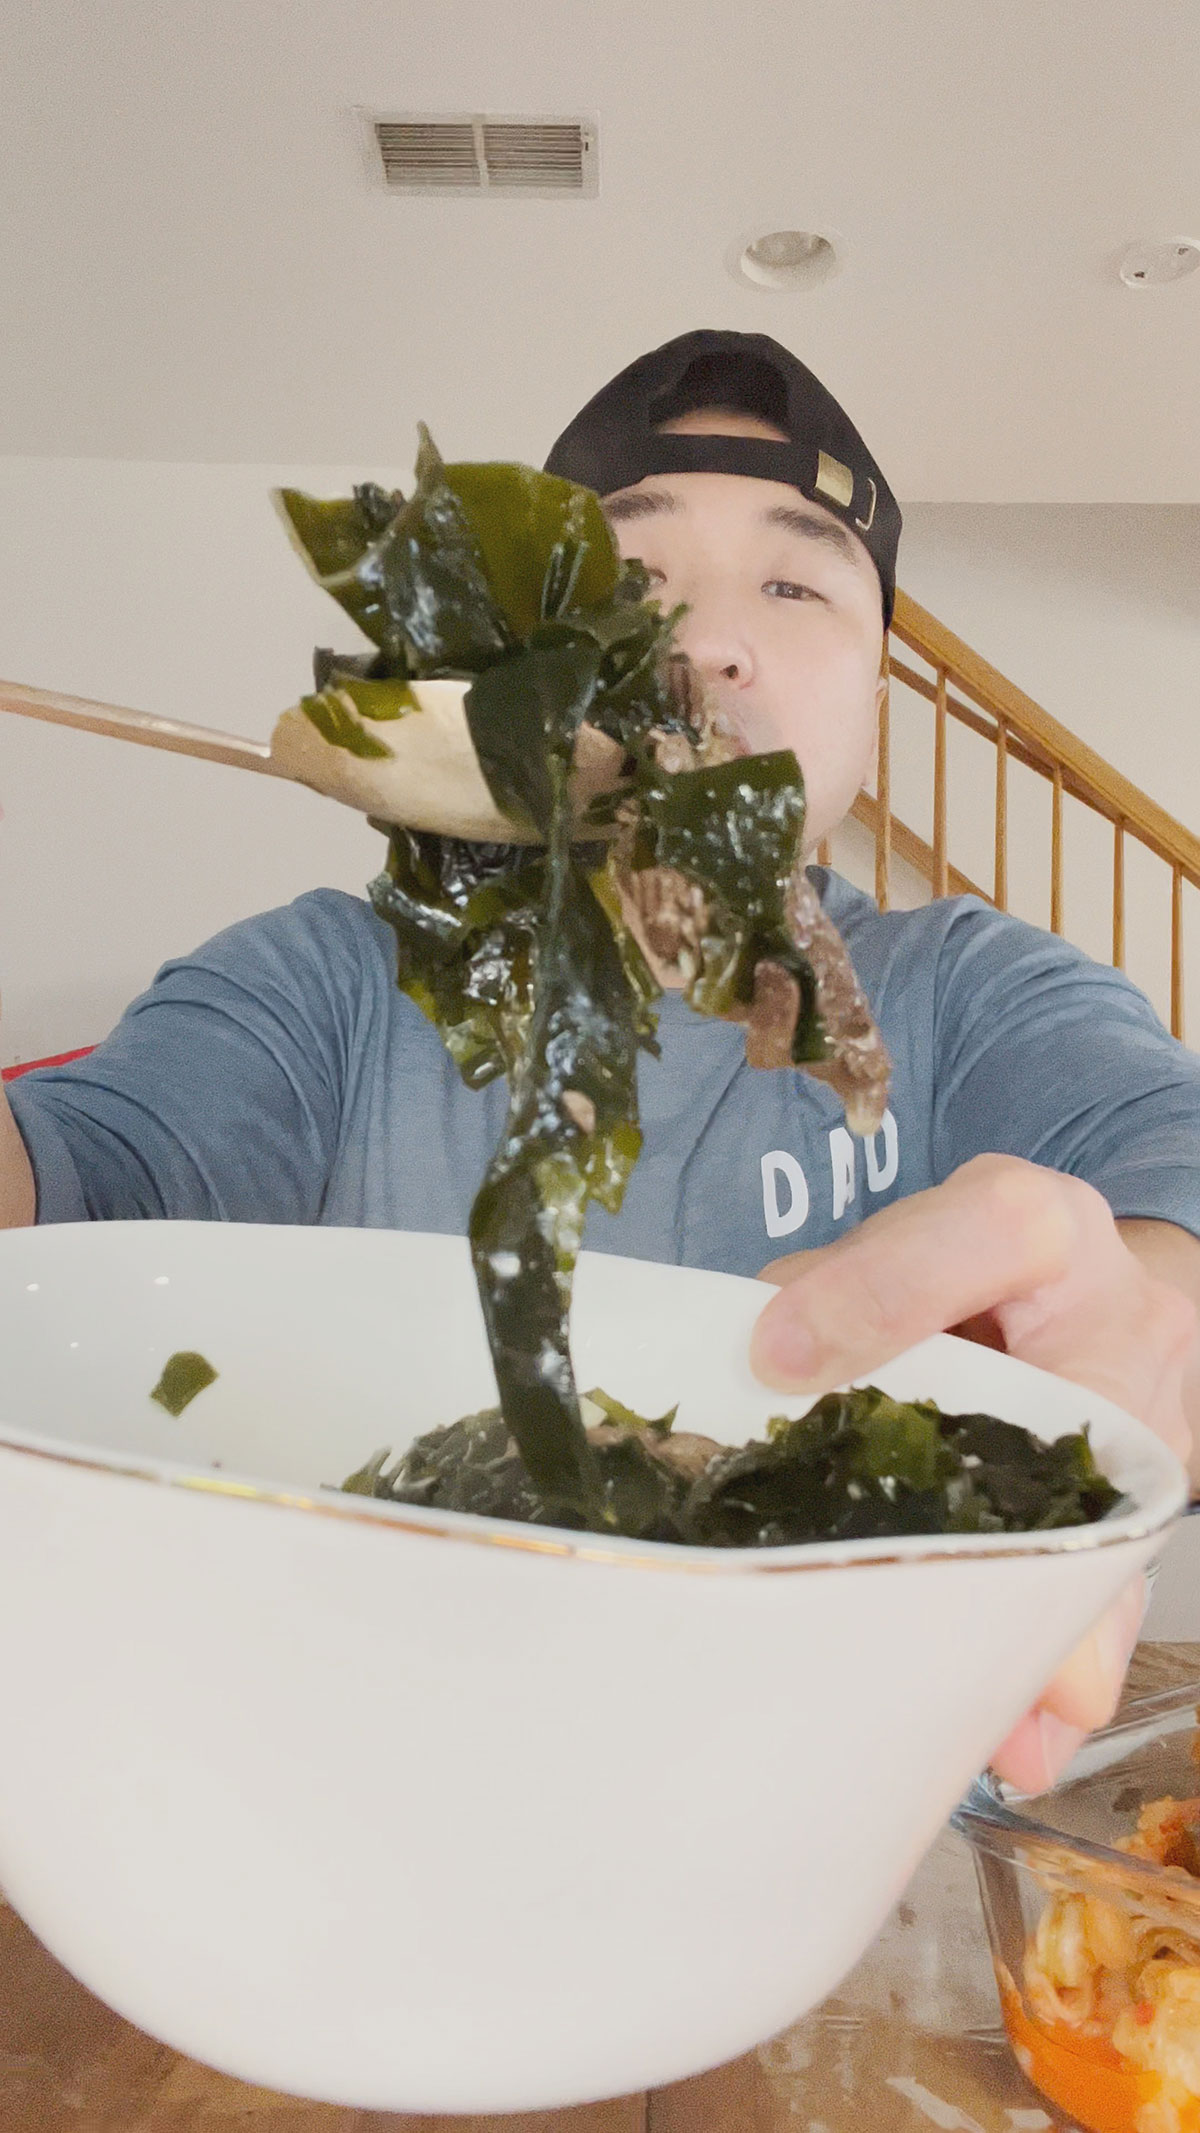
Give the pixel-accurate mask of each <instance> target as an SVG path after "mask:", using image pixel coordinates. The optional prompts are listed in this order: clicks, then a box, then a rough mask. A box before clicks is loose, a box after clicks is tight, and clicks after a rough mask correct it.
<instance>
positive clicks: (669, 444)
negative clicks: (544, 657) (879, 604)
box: [546, 330, 901, 626]
mask: <svg viewBox="0 0 1200 2133" xmlns="http://www.w3.org/2000/svg"><path fill="white" fill-rule="evenodd" d="M696 407H729V408H738V409H740V410H742V411H743V412H745V413H746V414H750V415H758V416H760V417H761V419H762V420H763V421H765V422H769V423H771V424H772V425H773V426H774V428H776V429H779V430H782V431H783V432H784V433H785V435H786V438H787V442H786V444H785V443H776V442H775V441H774V440H773V439H769V438H766V437H708V436H704V437H680V436H663V435H662V434H661V432H660V430H659V428H658V425H659V424H661V423H664V422H670V421H671V420H672V419H673V417H675V416H677V415H683V414H686V413H687V412H688V411H689V410H690V409H691V408H696ZM546 472H547V473H548V474H561V475H564V476H565V477H566V478H567V480H569V481H576V482H580V483H582V485H583V486H584V488H587V489H595V490H596V491H597V493H598V494H599V495H601V496H611V495H612V494H613V493H614V491H615V490H617V489H628V488H632V487H633V486H634V485H635V484H636V483H637V482H639V481H643V480H644V479H645V478H646V476H647V475H648V474H750V475H754V476H756V477H757V478H758V479H759V480H760V481H781V482H786V483H787V485H788V487H789V488H792V489H798V490H799V491H800V494H801V496H806V497H807V498H808V499H809V501H810V503H814V504H820V505H822V507H823V508H824V509H825V510H826V511H831V512H832V513H833V515H834V517H835V518H839V519H841V521H842V523H843V524H844V525H846V526H849V527H850V529H851V531H852V532H853V533H855V534H857V536H858V538H859V540H860V541H861V542H862V544H863V547H864V548H865V549H866V551H867V553H868V555H869V556H870V558H871V561H872V562H873V563H874V565H875V568H876V570H877V571H878V572H879V582H880V585H881V586H882V588H883V619H884V624H885V626H886V625H888V624H889V623H890V622H891V619H892V609H893V607H894V606H895V601H896V550H897V547H898V545H899V541H900V524H901V519H900V506H899V505H898V503H897V502H896V499H895V497H894V496H893V495H892V492H891V490H890V489H889V487H888V485H887V483H886V481H885V480H884V478H883V475H882V473H881V472H880V470H879V467H878V466H877V464H876V462H875V460H874V459H872V457H871V454H870V453H869V452H868V450H867V448H866V445H865V444H864V443H863V441H862V438H861V437H860V436H859V434H858V431H857V430H856V429H855V427H854V424H853V423H852V422H851V420H850V417H849V416H848V415H847V414H846V413H845V412H844V410H843V409H842V408H840V407H839V406H838V403H837V401H836V400H835V399H834V397H833V394H832V393H831V392H829V391H827V390H826V388H825V386H823V385H822V383H821V381H820V379H819V378H815V377H814V376H813V374H812V372H811V370H808V369H807V368H806V367H805V365H804V364H803V363H802V362H801V361H800V359H799V357H798V356H794V355H793V354H792V352H791V350H790V349H788V348H783V347H781V345H780V343H779V342H778V341H773V340H771V339H770V337H769V336H768V335H767V334H765V333H718V332H713V331H709V330H702V331H700V332H697V333H683V334H680V335H679V337H678V339H677V340H674V341H667V342H665V343H664V345H663V346H662V347H661V348H655V349H652V350H651V352H650V354H649V355H644V356H639V357H638V359H637V361H636V363H631V364H630V365H629V367H628V369H626V370H623V371H621V373H620V375H619V376H618V377H615V378H613V379H612V380H611V381H610V383H609V384H607V385H605V386H603V387H602V388H601V390H600V391H599V392H598V393H597V394H596V395H595V397H594V398H593V399H591V400H589V401H588V404H587V406H586V407H585V408H583V409H582V410H581V412H580V413H579V414H578V415H576V417H575V420H574V421H573V422H570V423H568V425H567V427H566V429H565V430H564V431H563V433H562V436H561V437H560V438H559V439H558V442H557V443H556V444H555V445H554V447H553V449H552V450H551V452H550V456H549V458H548V459H547V461H546Z"/></svg>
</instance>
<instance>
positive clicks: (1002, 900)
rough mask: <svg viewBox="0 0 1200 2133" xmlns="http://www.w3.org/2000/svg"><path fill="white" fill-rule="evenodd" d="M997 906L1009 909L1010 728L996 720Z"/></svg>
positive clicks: (1002, 721) (1003, 909) (999, 719)
mask: <svg viewBox="0 0 1200 2133" xmlns="http://www.w3.org/2000/svg"><path fill="white" fill-rule="evenodd" d="M995 895H996V908H997V910H998V911H1007V909H1008V729H1007V727H1006V726H1005V723H1004V720H1003V719H1002V718H998V719H997V720H996V890H995Z"/></svg>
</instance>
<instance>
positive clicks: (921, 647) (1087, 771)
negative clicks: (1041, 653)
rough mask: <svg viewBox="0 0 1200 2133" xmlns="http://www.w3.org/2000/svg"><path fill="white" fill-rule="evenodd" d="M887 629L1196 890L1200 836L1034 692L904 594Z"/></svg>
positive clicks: (899, 595)
mask: <svg viewBox="0 0 1200 2133" xmlns="http://www.w3.org/2000/svg"><path fill="white" fill-rule="evenodd" d="M892 630H893V633H894V634H895V635H896V636H897V637H898V638H899V639H900V642H901V643H902V644H904V645H907V647H908V649H909V651H911V652H916V653H917V654H918V656H919V657H920V658H922V659H926V660H928V661H929V664H930V665H931V666H933V667H934V668H937V667H944V668H945V671H946V673H947V675H948V677H949V678H950V679H951V680H952V681H954V682H957V684H958V686H959V688H960V689H962V690H963V691H964V692H965V694H966V695H967V696H970V697H973V698H974V700H975V702H976V703H977V704H981V705H982V706H983V708H984V710H986V711H989V712H991V714H992V716H993V717H994V718H997V719H1000V720H1002V721H1003V723H1004V725H1005V726H1006V727H1007V729H1008V733H1009V738H1010V742H1011V739H1012V737H1013V736H1014V735H1015V736H1018V737H1019V738H1020V739H1021V740H1023V741H1025V742H1026V743H1027V744H1028V745H1029V746H1030V747H1031V748H1032V750H1033V751H1034V752H1035V753H1038V754H1040V755H1042V756H1043V758H1045V759H1047V760H1048V761H1049V763H1050V765H1051V766H1053V765H1054V764H1055V763H1058V764H1059V765H1060V766H1061V768H1062V773H1063V781H1064V784H1065V785H1067V787H1068V789H1071V787H1072V786H1074V787H1075V788H1076V790H1077V792H1078V797H1079V798H1081V799H1083V798H1086V799H1087V800H1088V802H1089V804H1090V805H1091V806H1093V807H1095V808H1096V809H1097V810H1098V811H1099V812H1100V813H1101V814H1105V815H1107V816H1108V818H1109V821H1110V822H1117V821H1121V822H1123V823H1124V824H1125V827H1126V830H1127V831H1128V832H1129V834H1130V835H1132V836H1134V837H1137V838H1139V839H1140V841H1141V842H1142V843H1143V844H1146V845H1149V847H1150V849H1151V851H1154V852H1157V854H1158V856H1159V858H1161V859H1165V860H1166V861H1167V862H1168V864H1169V865H1171V866H1173V867H1178V868H1179V870H1180V872H1181V874H1182V875H1183V877H1184V879H1185V880H1186V881H1190V882H1191V883H1192V885H1193V887H1195V888H1200V837H1197V836H1194V835H1193V833H1192V831H1191V830H1188V829H1185V828H1184V826H1183V824H1182V823H1181V822H1177V821H1176V820H1175V817H1174V816H1173V815H1169V814H1168V813H1167V811H1166V808H1165V807H1160V806H1159V805H1158V802H1157V801H1156V800H1152V799H1151V798H1150V795H1149V794H1148V793H1144V792H1142V790H1141V789H1140V787H1139V786H1137V785H1134V784H1133V782H1132V781H1131V780H1130V779H1129V778H1126V777H1123V776H1122V775H1121V772H1120V771H1119V770H1114V769H1113V767H1112V765H1111V763H1106V762H1105V760H1104V758H1103V756H1100V755H1097V753H1096V751H1095V749H1094V748H1089V747H1088V745H1087V743H1086V742H1085V741H1081V740H1079V739H1078V738H1077V737H1076V735H1075V734H1073V733H1072V732H1071V731H1070V730H1069V728H1068V727H1066V726H1063V725H1060V723H1059V721H1058V720H1057V719H1056V718H1052V717H1051V715H1050V713H1049V712H1048V711H1044V710H1043V709H1042V706H1041V705H1040V704H1039V703H1036V702H1035V701H1034V699H1033V697H1032V696H1026V694H1025V692H1024V690H1023V689H1018V688H1017V686H1016V684H1015V683H1014V682H1011V681H1009V679H1008V677H1007V675H1004V674H1002V673H1001V672H1000V670H999V668H998V667H994V666H991V665H990V664H989V662H988V661H987V660H986V659H981V658H980V656H979V654H978V652H973V651H972V650H971V647H970V645H968V644H964V643H963V640H962V638H961V637H956V636H955V634H954V632H953V630H948V629H947V628H946V626H945V624H944V623H942V622H939V621H938V620H937V618H936V616H934V615H931V614H930V613H929V611H928V609H927V608H924V607H921V606H919V604H918V603H917V601H915V600H913V599H912V598H910V596H909V595H908V594H907V593H904V592H898V593H897V594H896V612H895V616H894V618H893V621H892ZM1034 767H1036V766H1034Z"/></svg>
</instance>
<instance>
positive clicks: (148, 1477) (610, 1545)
mask: <svg viewBox="0 0 1200 2133" xmlns="http://www.w3.org/2000/svg"><path fill="white" fill-rule="evenodd" d="M1127 1420H1128V1421H1129V1422H1130V1424H1131V1425H1132V1426H1134V1427H1137V1428H1142V1427H1143V1425H1141V1424H1136V1423H1134V1421H1133V1417H1128V1418H1127ZM1146 1435H1147V1436H1149V1435H1150V1432H1149V1431H1146ZM1154 1441H1157V1440H1154ZM1164 1451H1165V1447H1164ZM4 1453H9V1454H12V1455H13V1456H15V1457H18V1458H21V1457H25V1458H33V1459H44V1460H50V1461H54V1462H56V1463H57V1464H59V1465H62V1466H68V1467H73V1468H78V1469H83V1470H84V1471H87V1472H91V1473H95V1474H105V1475H109V1476H111V1477H112V1478H113V1479H116V1480H124V1481H148V1482H153V1483H156V1484H158V1485H160V1486H166V1487H168V1488H175V1489H185V1490H188V1491H190V1492H191V1493H193V1494H196V1495H201V1496H209V1497H224V1498H227V1499H228V1500H230V1501H232V1502H239V1503H254V1504H263V1505H266V1506H267V1507H269V1508H271V1509H274V1510H280V1511H293V1512H302V1513H307V1514H308V1515H310V1516H315V1517H318V1518H336V1519H342V1520H347V1521H349V1522H350V1523H351V1524H358V1525H366V1526H370V1527H373V1528H375V1529H376V1530H377V1531H383V1532H386V1531H388V1530H390V1531H392V1532H394V1533H402V1534H407V1535H408V1536H409V1538H410V1539H411V1538H417V1539H424V1540H447V1541H462V1542H466V1543H467V1544H468V1545H470V1546H474V1547H487V1548H494V1549H499V1550H502V1551H505V1552H507V1553H509V1554H520V1555H533V1556H539V1557H543V1558H547V1559H558V1560H562V1561H571V1562H578V1563H592V1564H598V1565H603V1566H605V1567H608V1568H619V1569H631V1570H643V1571H644V1570H652V1571H655V1570H656V1571H666V1572H669V1573H672V1574H674V1575H676V1576H680V1575H683V1576H724V1577H731V1576H732V1577H737V1576H752V1575H753V1576H772V1577H780V1576H794V1575H797V1574H800V1573H803V1572H805V1571H808V1572H816V1571H830V1570H838V1569H845V1570H873V1569H884V1568H888V1567H894V1566H899V1565H906V1564H907V1565H915V1564H929V1563H953V1562H975V1563H978V1562H1004V1561H1012V1560H1022V1561H1028V1560H1029V1559H1030V1558H1032V1557H1037V1556H1050V1555H1057V1556H1065V1555H1078V1554H1087V1553H1091V1552H1093V1551H1095V1550H1097V1549H1102V1548H1114V1547H1129V1546H1132V1545H1136V1544H1138V1543H1140V1542H1144V1541H1147V1540H1150V1539H1153V1538H1155V1537H1156V1536H1157V1535H1159V1534H1160V1533H1162V1532H1164V1531H1165V1530H1166V1529H1167V1528H1168V1527H1169V1526H1170V1525H1172V1524H1173V1523H1174V1521H1175V1518H1176V1517H1177V1516H1178V1512H1179V1508H1180V1506H1181V1504H1182V1500H1183V1497H1184V1494H1185V1490H1184V1484H1183V1482H1182V1480H1180V1481H1179V1483H1178V1485H1177V1488H1176V1489H1175V1490H1172V1489H1171V1486H1170V1480H1169V1478H1168V1477H1167V1476H1165V1475H1164V1476H1162V1477H1160V1480H1159V1484H1158V1488H1157V1490H1156V1491H1155V1492H1154V1495H1153V1496H1152V1497H1151V1500H1150V1503H1149V1504H1148V1505H1139V1504H1136V1503H1135V1504H1133V1505H1132V1506H1131V1507H1130V1508H1129V1509H1128V1510H1126V1511H1120V1512H1114V1513H1112V1514H1110V1516H1109V1517H1108V1518H1107V1519H1098V1520H1095V1521H1093V1522H1092V1523H1091V1524H1090V1525H1082V1526H1056V1527H1051V1528H1049V1529H1046V1530H1042V1531H1035V1532H1032V1533H911V1534H898V1535H897V1536H896V1537H895V1538H894V1539H892V1540H889V1541H887V1542H886V1543H881V1542H880V1541H878V1540H840V1541H837V1540H835V1541H798V1542H795V1543H793V1544H791V1545H790V1546H787V1547H779V1548H765V1547H764V1548H701V1547H684V1546H681V1545H679V1544H678V1543H675V1542H670V1541H642V1540H630V1539H626V1538H624V1537H623V1536H621V1535H614V1536H613V1538H612V1539H611V1540H609V1539H607V1538H606V1537H605V1536H604V1535H602V1534H597V1533H575V1532H572V1531H571V1530H570V1529H569V1528H568V1527H565V1526H531V1525H527V1524H524V1523H522V1522H520V1521H518V1520H516V1519H502V1518H487V1517H484V1516H482V1515H480V1514H479V1513H478V1512H470V1511H438V1510H425V1509H423V1508H422V1507H421V1506H419V1505H415V1504H395V1503H389V1502H387V1501H386V1500H385V1499H384V1498H381V1497H370V1496H356V1495H353V1494H351V1493H349V1492H347V1491H345V1490H342V1489H338V1488H334V1487H332V1486H331V1487H329V1488H328V1489H321V1490H311V1489H297V1488H288V1487H286V1485H283V1484H281V1483H279V1482H272V1481H267V1480H264V1479H262V1478H261V1477H256V1476H255V1475H253V1474H243V1473H238V1472H236V1471H235V1470H234V1469H232V1468H229V1467H222V1468H221V1469H220V1470H219V1471H218V1470H215V1469H213V1468H204V1467H199V1466H197V1465H195V1464H194V1463H192V1462H188V1461H183V1460H169V1459H156V1458H153V1457H152V1456H151V1455H150V1454H148V1453H134V1452H118V1451H113V1452H111V1453H105V1452H102V1451H99V1450H98V1449H97V1448H96V1447H95V1446H94V1445H83V1444H78V1443H71V1442H70V1441H69V1440H68V1439H66V1438H64V1439H62V1440H56V1441H54V1442H51V1441H50V1440H48V1439H47V1438H45V1437H40V1436H35V1435H33V1434H31V1433H29V1432H26V1431H22V1430H16V1429H12V1428H9V1427H6V1426H4V1425H3V1424H0V1456H2V1455H3V1454H4ZM1166 1456H1167V1457H1168V1458H1169V1456H1170V1455H1169V1454H1167V1455H1166ZM1176 1497H1178V1499H1179V1501H1178V1502H1177V1501H1176V1500H1175V1499H1176Z"/></svg>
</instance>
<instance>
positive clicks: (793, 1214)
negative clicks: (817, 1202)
mask: <svg viewBox="0 0 1200 2133" xmlns="http://www.w3.org/2000/svg"><path fill="white" fill-rule="evenodd" d="M781 1180H783V1182H784V1183H785V1184H786V1186H787V1194H788V1198H787V1205H786V1207H781V1206H780V1204H779V1186H780V1181H781ZM762 1187H763V1216H764V1218H765V1220H766V1225H767V1235H768V1237H790V1236H791V1235H792V1234H793V1232H794V1231H796V1230H798V1229H803V1227H804V1225H805V1223H806V1222H807V1220H808V1179H807V1178H806V1177H805V1175H804V1172H803V1171H802V1169H801V1168H800V1165H799V1163H798V1162H797V1161H796V1158H795V1156H794V1155H789V1154H788V1152H787V1149H786V1148H771V1149H769V1150H768V1151H767V1153H766V1155H764V1157H763V1159H762Z"/></svg>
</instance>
